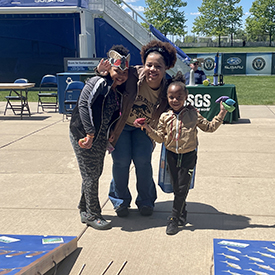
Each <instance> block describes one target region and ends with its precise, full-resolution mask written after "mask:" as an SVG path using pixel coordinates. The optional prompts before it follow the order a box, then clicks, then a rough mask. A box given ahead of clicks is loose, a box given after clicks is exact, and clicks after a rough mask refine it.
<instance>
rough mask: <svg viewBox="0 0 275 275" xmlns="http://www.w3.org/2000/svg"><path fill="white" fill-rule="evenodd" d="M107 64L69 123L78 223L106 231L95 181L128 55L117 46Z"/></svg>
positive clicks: (117, 112) (116, 110)
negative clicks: (75, 163) (78, 177)
mask: <svg viewBox="0 0 275 275" xmlns="http://www.w3.org/2000/svg"><path fill="white" fill-rule="evenodd" d="M108 57H109V61H110V64H111V68H110V73H109V75H108V76H106V77H100V76H95V77H92V78H91V79H90V80H89V81H88V82H87V83H86V84H85V86H84V88H83V90H82V92H81V94H80V97H79V100H78V104H77V106H76V107H75V109H74V111H73V114H72V118H71V122H70V140H71V143H72V146H73V149H74V152H75V155H76V158H77V161H78V165H79V170H80V173H81V177H82V191H81V199H80V203H79V206H78V208H79V209H80V217H81V222H82V223H85V224H87V225H89V226H91V227H93V228H95V229H100V230H103V229H110V228H111V223H110V222H107V221H106V220H105V219H104V218H103V217H102V216H101V207H100V204H99V199H98V181H99V177H100V176H101V173H102V170H103V162H104V157H105V153H106V147H107V145H108V138H109V141H110V142H111V141H112V140H111V139H110V137H108V133H109V131H110V128H111V126H112V125H113V124H114V122H115V121H116V120H117V119H118V118H119V115H120V107H121V98H122V96H121V94H120V92H119V91H118V88H119V87H120V85H121V84H123V83H124V82H125V81H126V80H127V79H128V68H129V59H130V54H128V50H127V49H126V48H124V47H123V46H121V45H116V46H113V47H112V48H111V49H110V50H109V52H108Z"/></svg>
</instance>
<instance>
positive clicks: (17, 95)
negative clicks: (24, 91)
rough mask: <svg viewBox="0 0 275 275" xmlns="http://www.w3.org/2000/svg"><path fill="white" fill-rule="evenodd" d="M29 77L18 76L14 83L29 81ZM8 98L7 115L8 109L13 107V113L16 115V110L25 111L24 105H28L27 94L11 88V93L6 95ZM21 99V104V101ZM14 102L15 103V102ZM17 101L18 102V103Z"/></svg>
mask: <svg viewBox="0 0 275 275" xmlns="http://www.w3.org/2000/svg"><path fill="white" fill-rule="evenodd" d="M28 82H29V81H28V79H25V78H18V79H16V80H15V81H14V83H28ZM5 98H6V100H7V104H6V107H5V111H4V115H6V112H7V109H11V110H12V111H13V113H14V114H15V115H16V111H20V112H21V113H22V112H23V109H22V108H24V106H27V104H26V102H27V97H26V96H23V95H22V96H21V95H20V93H19V92H17V91H16V90H10V93H9V95H8V96H5ZM18 101H20V104H19V102H18ZM13 102H14V103H13ZM16 102H17V103H16ZM29 114H30V111H29Z"/></svg>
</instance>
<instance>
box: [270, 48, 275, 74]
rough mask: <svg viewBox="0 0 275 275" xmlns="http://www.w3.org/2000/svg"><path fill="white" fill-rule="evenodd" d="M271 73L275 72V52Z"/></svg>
mask: <svg viewBox="0 0 275 275" xmlns="http://www.w3.org/2000/svg"><path fill="white" fill-rule="evenodd" d="M271 74H275V53H273V54H272V65H271Z"/></svg>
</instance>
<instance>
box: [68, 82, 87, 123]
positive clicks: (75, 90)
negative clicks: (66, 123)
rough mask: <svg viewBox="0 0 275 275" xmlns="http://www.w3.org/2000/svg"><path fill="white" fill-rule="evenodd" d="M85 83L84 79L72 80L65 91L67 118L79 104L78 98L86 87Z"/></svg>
mask: <svg viewBox="0 0 275 275" xmlns="http://www.w3.org/2000/svg"><path fill="white" fill-rule="evenodd" d="M84 85H85V84H84V83H83V82H82V81H72V82H70V83H69V84H68V85H67V87H66V89H65V92H64V113H63V120H64V116H66V119H67V118H68V117H70V116H71V115H72V112H73V110H74V107H75V106H76V104H77V100H78V98H79V95H80V93H81V91H82V89H83V87H84Z"/></svg>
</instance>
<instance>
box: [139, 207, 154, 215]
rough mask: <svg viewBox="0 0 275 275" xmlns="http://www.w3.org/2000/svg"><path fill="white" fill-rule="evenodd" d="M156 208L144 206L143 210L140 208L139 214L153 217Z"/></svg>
mask: <svg viewBox="0 0 275 275" xmlns="http://www.w3.org/2000/svg"><path fill="white" fill-rule="evenodd" d="M153 211H154V208H153V207H150V206H147V205H144V206H142V207H141V208H139V212H140V214H141V215H142V216H151V215H152V214H153Z"/></svg>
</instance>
